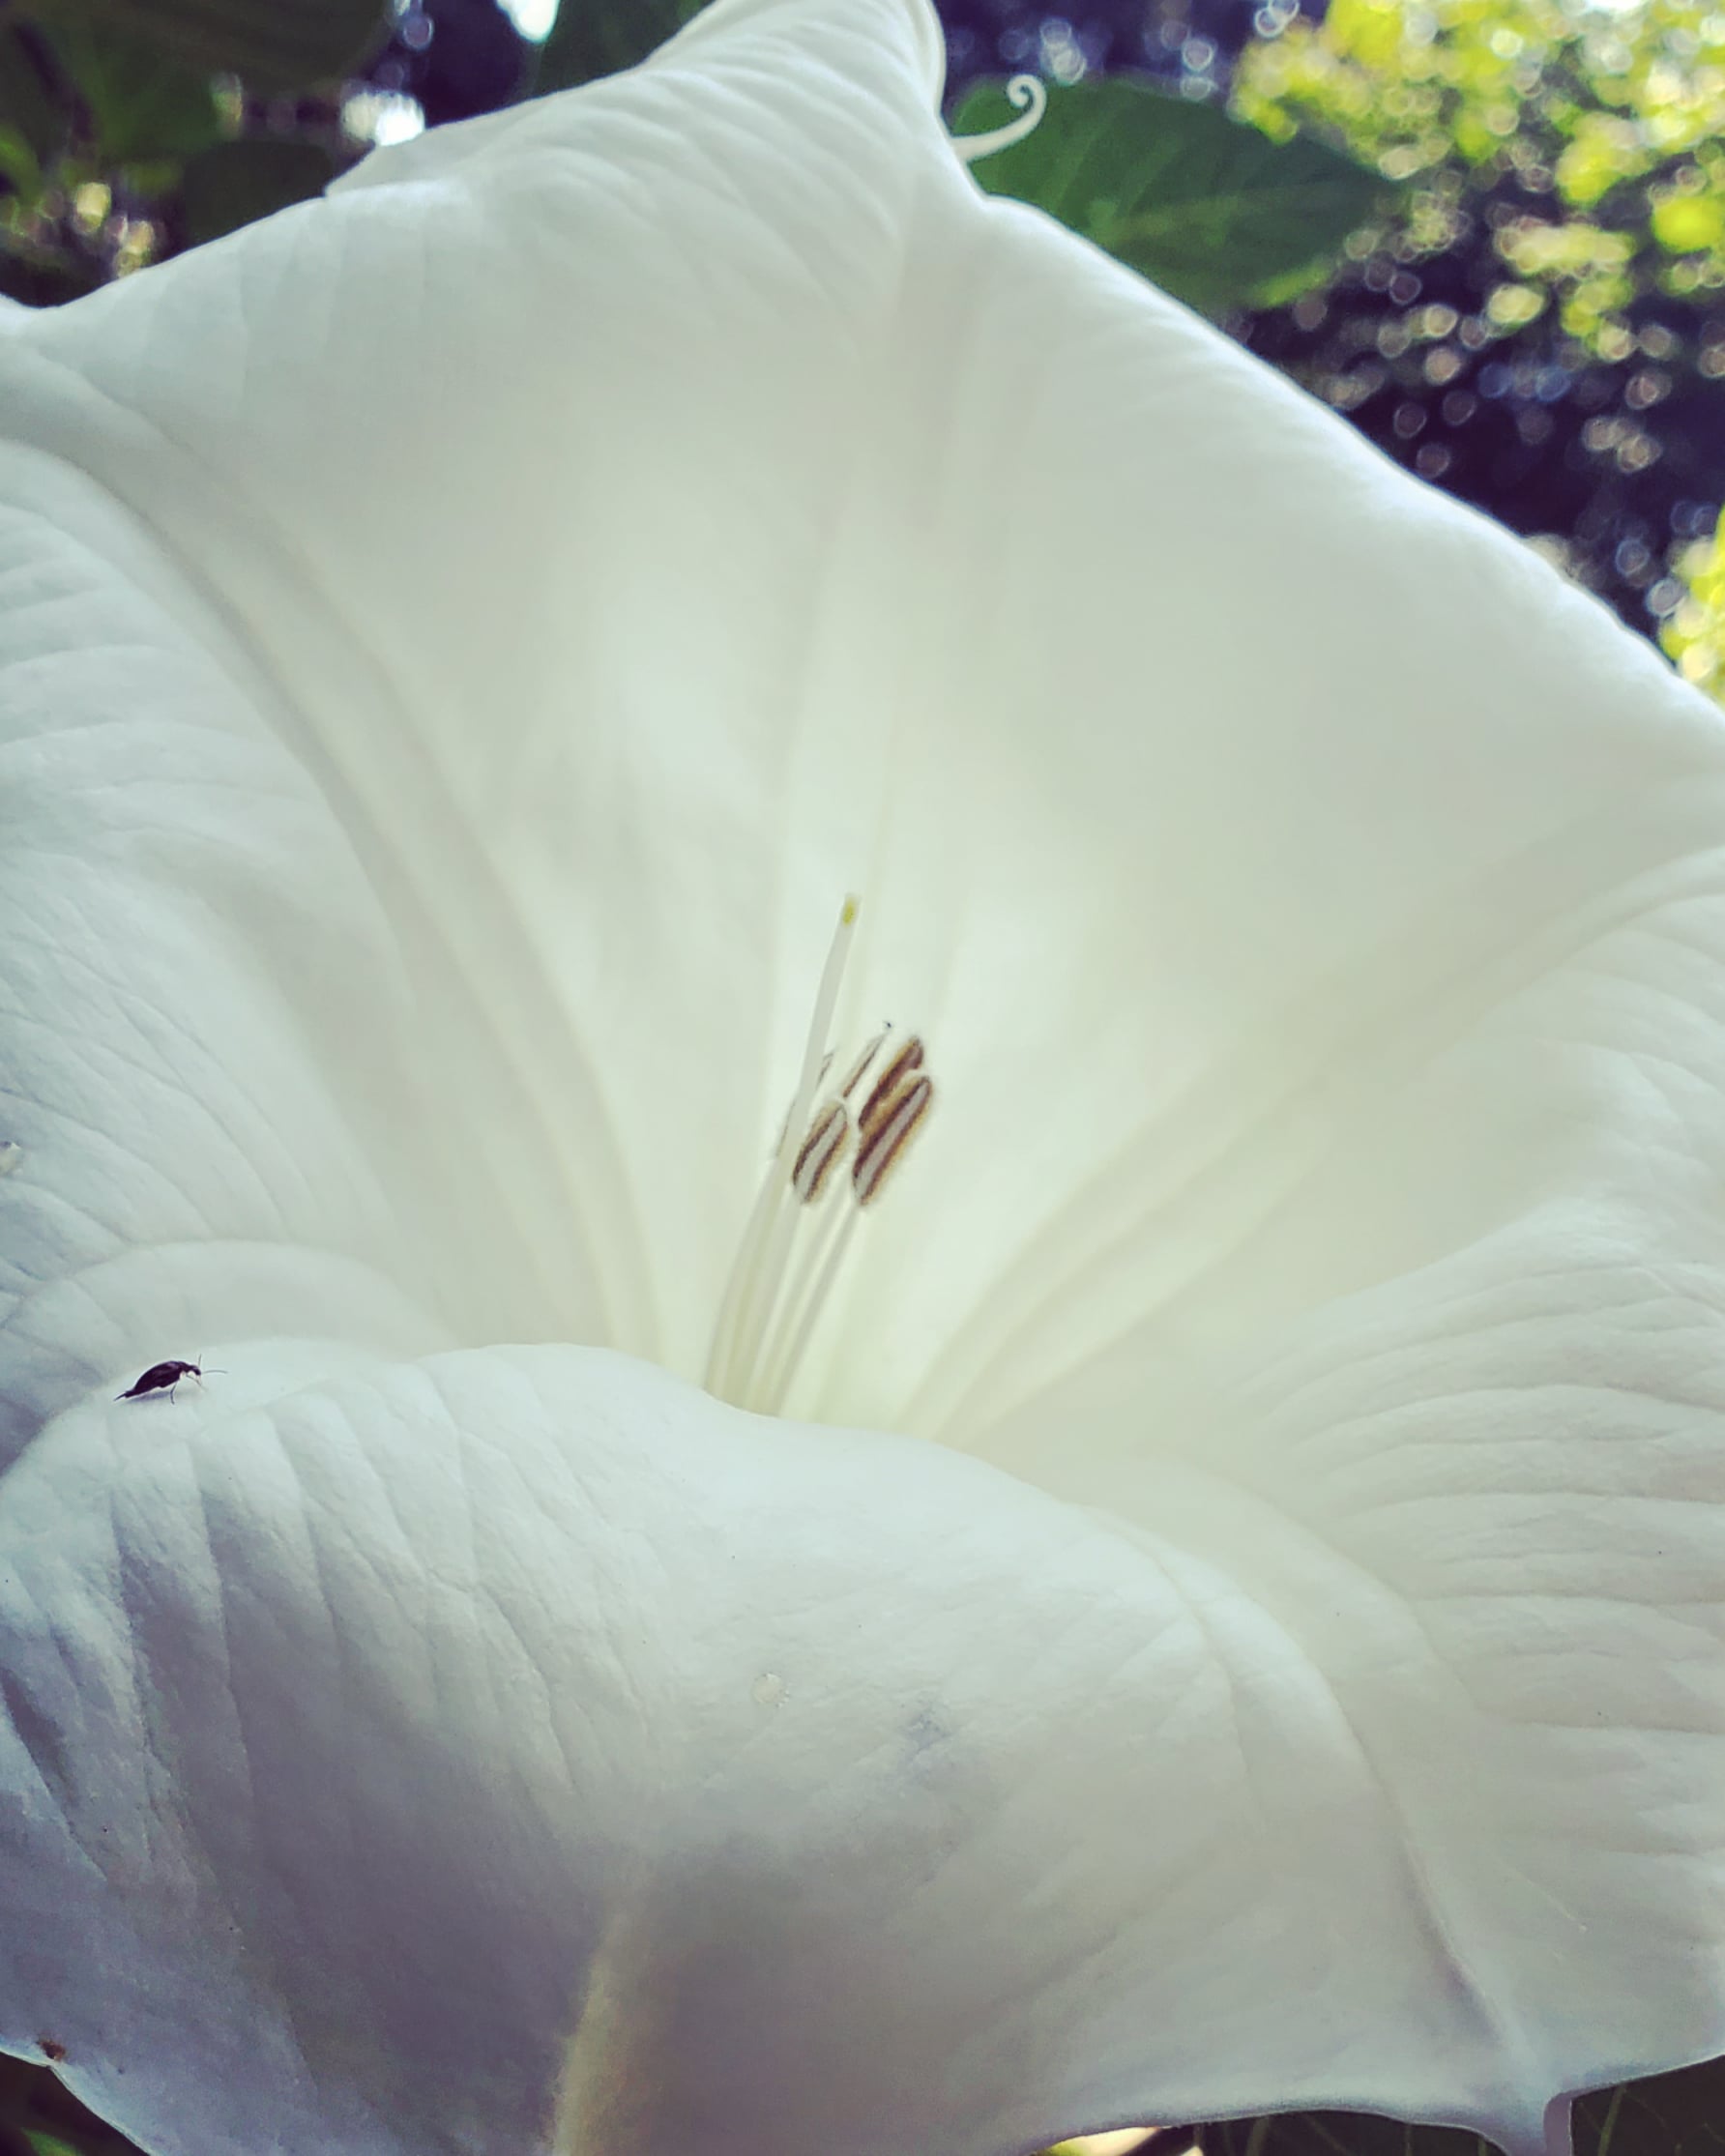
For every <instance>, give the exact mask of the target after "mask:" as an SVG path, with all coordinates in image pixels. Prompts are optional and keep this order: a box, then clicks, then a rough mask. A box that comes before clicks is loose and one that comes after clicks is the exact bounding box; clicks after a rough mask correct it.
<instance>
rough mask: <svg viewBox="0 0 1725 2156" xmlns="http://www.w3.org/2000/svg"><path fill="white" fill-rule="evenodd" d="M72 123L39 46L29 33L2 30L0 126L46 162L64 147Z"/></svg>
mask: <svg viewBox="0 0 1725 2156" xmlns="http://www.w3.org/2000/svg"><path fill="white" fill-rule="evenodd" d="M70 121H71V116H70V114H68V113H67V112H66V110H65V109H64V107H63V106H62V104H61V102H60V101H59V99H58V98H57V97H56V96H55V95H54V85H53V81H52V79H51V76H50V74H49V73H48V62H47V57H46V55H45V54H44V52H43V51H42V49H41V47H40V45H39V44H37V43H36V42H35V40H34V39H33V38H32V37H31V35H30V33H29V32H27V31H24V30H18V29H13V28H0V127H5V128H9V129H11V130H12V131H13V132H14V133H15V134H16V135H18V136H20V137H21V138H22V139H23V141H24V142H25V144H26V145H27V146H28V148H29V150H30V152H31V154H32V156H33V157H34V158H35V159H36V160H37V161H38V162H39V163H43V162H45V161H46V160H48V159H49V158H51V157H52V156H53V155H54V154H55V152H56V151H58V150H59V149H60V148H61V146H62V145H63V144H64V142H65V140H66V136H67V133H68V131H69V127H70Z"/></svg>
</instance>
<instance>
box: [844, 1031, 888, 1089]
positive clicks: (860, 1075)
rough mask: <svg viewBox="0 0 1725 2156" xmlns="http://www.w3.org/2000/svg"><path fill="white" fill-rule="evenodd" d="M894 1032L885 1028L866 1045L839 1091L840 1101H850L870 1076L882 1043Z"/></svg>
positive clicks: (846, 1075)
mask: <svg viewBox="0 0 1725 2156" xmlns="http://www.w3.org/2000/svg"><path fill="white" fill-rule="evenodd" d="M891 1032H892V1027H891V1026H883V1027H882V1028H881V1030H880V1032H879V1033H878V1034H875V1036H874V1038H873V1039H872V1040H871V1041H869V1042H867V1043H866V1045H865V1046H864V1047H863V1052H862V1054H861V1055H860V1056H859V1057H858V1058H857V1060H856V1062H855V1063H852V1065H851V1067H850V1069H849V1070H848V1071H847V1072H846V1074H845V1081H844V1084H843V1085H842V1086H840V1087H839V1089H838V1097H839V1099H840V1100H848V1099H849V1098H850V1097H851V1095H852V1093H855V1092H856V1090H857V1088H858V1087H859V1086H860V1085H861V1084H862V1083H863V1079H864V1078H865V1077H866V1076H867V1075H868V1066H869V1064H870V1063H873V1061H874V1059H875V1058H876V1057H877V1056H878V1055H879V1054H880V1052H881V1043H882V1042H883V1041H884V1040H885V1039H886V1037H887V1035H888V1034H890V1033H891Z"/></svg>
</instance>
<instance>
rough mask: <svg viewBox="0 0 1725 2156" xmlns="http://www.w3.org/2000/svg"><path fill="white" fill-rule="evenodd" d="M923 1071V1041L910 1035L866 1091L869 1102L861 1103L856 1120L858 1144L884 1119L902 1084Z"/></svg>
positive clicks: (862, 1142) (868, 1136)
mask: <svg viewBox="0 0 1725 2156" xmlns="http://www.w3.org/2000/svg"><path fill="white" fill-rule="evenodd" d="M921 1067H922V1039H921V1034H911V1035H910V1037H909V1038H908V1039H907V1040H906V1041H905V1042H904V1044H903V1045H902V1046H901V1047H900V1048H899V1050H898V1052H897V1053H896V1054H895V1055H894V1056H893V1057H892V1061H891V1062H890V1063H888V1064H887V1067H886V1069H885V1070H883V1071H882V1072H881V1074H880V1076H879V1077H878V1078H877V1079H876V1080H875V1082H874V1084H873V1085H872V1086H871V1087H870V1088H869V1089H868V1098H867V1099H866V1100H865V1101H864V1102H863V1112H862V1114H861V1115H860V1116H859V1117H858V1118H857V1143H858V1145H859V1146H861V1145H863V1144H865V1143H866V1141H867V1140H868V1139H869V1138H870V1137H872V1135H873V1134H874V1131H875V1128H876V1126H877V1125H878V1124H879V1122H880V1121H881V1118H882V1117H883V1116H885V1115H886V1114H887V1113H888V1112H889V1111H890V1109H891V1108H892V1103H893V1101H894V1099H895V1098H896V1097H897V1094H898V1092H899V1090H900V1088H901V1087H902V1085H903V1084H904V1081H905V1080H906V1079H907V1078H908V1077H909V1076H910V1074H911V1072H912V1071H913V1070H921Z"/></svg>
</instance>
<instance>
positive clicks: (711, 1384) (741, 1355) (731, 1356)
mask: <svg viewBox="0 0 1725 2156" xmlns="http://www.w3.org/2000/svg"><path fill="white" fill-rule="evenodd" d="M862 903H863V902H862V900H861V899H860V898H858V897H857V895H856V893H855V892H854V891H847V892H846V894H845V900H844V904H843V905H842V906H841V907H840V908H839V910H838V926H837V927H836V928H835V929H834V930H833V942H832V945H831V947H830V948H829V949H828V952H827V963H826V964H825V966H823V967H822V969H821V982H820V986H819V988H817V989H816V991H815V999H814V1010H813V1012H812V1014H811V1015H810V1017H809V1021H808V1038H807V1040H806V1041H805V1042H804V1049H803V1069H802V1072H801V1074H800V1076H799V1078H798V1080H797V1092H796V1094H795V1096H794V1098H793V1099H792V1102H791V1112H790V1114H789V1115H788V1116H787V1117H786V1118H785V1125H784V1135H783V1136H782V1137H781V1138H780V1139H779V1142H778V1149H777V1151H775V1154H774V1156H773V1164H772V1166H771V1167H770V1168H769V1169H768V1171H767V1180H766V1181H765V1182H764V1183H763V1184H762V1185H761V1189H760V1193H759V1195H758V1196H757V1197H756V1199H755V1202H754V1208H753V1209H752V1211H751V1212H750V1213H749V1216H748V1225H747V1227H746V1228H745V1229H744V1231H743V1240H742V1242H741V1243H740V1244H739V1246H738V1250H737V1256H736V1260H735V1262H734V1264H733V1265H732V1267H731V1276H730V1278H729V1279H728V1280H727V1281H726V1282H725V1290H724V1294H723V1296H722V1297H720V1300H719V1306H718V1318H717V1320H716V1323H715V1325H714V1327H713V1346H712V1349H711V1351H710V1353H709V1355H708V1356H707V1374H706V1378H705V1380H704V1381H703V1382H704V1383H705V1384H706V1387H707V1390H708V1391H709V1392H716V1393H717V1395H718V1396H719V1398H720V1399H721V1400H735V1399H737V1398H738V1394H737V1390H736V1387H737V1384H738V1382H739V1367H738V1366H739V1364H740V1363H741V1364H743V1367H744V1372H745V1374H746V1367H747V1363H746V1358H748V1357H751V1356H752V1355H753V1353H754V1350H755V1349H756V1347H757V1346H758V1345H759V1340H760V1332H761V1329H762V1328H764V1327H765V1326H766V1323H767V1320H768V1318H769V1317H770V1316H771V1315H772V1305H773V1301H774V1299H775V1297H776V1295H777V1290H778V1281H777V1277H776V1273H777V1271H778V1270H782V1267H783V1263H784V1258H783V1252H784V1248H785V1245H786V1244H787V1243H788V1242H789V1239H790V1238H789V1233H788V1231H787V1233H786V1234H785V1235H783V1236H782V1237H781V1236H779V1235H777V1234H776V1233H775V1229H776V1227H777V1218H778V1212H779V1209H780V1204H781V1201H782V1199H783V1197H784V1196H785V1194H786V1193H787V1192H788V1189H789V1186H790V1180H791V1161H792V1154H793V1151H794V1149H795V1148H796V1147H797V1145H798V1143H799V1135H798V1134H799V1133H800V1132H801V1131H803V1130H804V1129H805V1128H806V1126H807V1123H808V1111H809V1108H810V1106H811V1105H812V1103H813V1099H814V1090H815V1087H816V1085H817V1084H818V1083H819V1082H820V1075H821V1070H822V1058H823V1057H824V1056H825V1055H826V1054H827V1041H828V1037H829V1035H830V1034H832V1031H833V1011H834V1009H835V1008H836V1007H837V1004H838V986H839V982H840V981H841V980H842V979H843V978H844V962H845V960H846V959H847V958H848V957H849V956H850V951H851V938H852V936H853V935H854V933H855V931H856V926H857V910H858V908H859V907H860V906H861V905H862ZM795 1224H796V1214H795V1211H794V1210H793V1212H792V1215H791V1225H792V1226H793V1227H794V1226H795ZM775 1255H776V1259H777V1264H776V1267H775V1264H774V1258H775ZM764 1285H765V1287H766V1288H767V1289H769V1290H770V1292H769V1293H768V1295H767V1304H766V1308H765V1309H761V1308H760V1304H761V1298H762V1293H763V1287H764Z"/></svg>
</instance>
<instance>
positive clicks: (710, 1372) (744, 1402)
mask: <svg viewBox="0 0 1725 2156" xmlns="http://www.w3.org/2000/svg"><path fill="white" fill-rule="evenodd" d="M861 903H862V902H861V900H859V899H857V898H854V897H851V898H847V899H846V900H845V902H844V906H843V908H842V910H841V911H840V913H839V917H838V926H837V928H836V929H835V930H834V932H833V947H832V949H831V950H830V951H829V952H828V953H827V963H826V965H825V967H824V968H823V969H822V972H821V984H820V987H819V988H818V990H817V991H816V993H815V999H814V1014H813V1016H812V1017H811V1018H810V1020H809V1024H808V1039H807V1041H806V1043H805V1045H804V1051H803V1069H802V1074H801V1076H800V1077H799V1079H798V1081H797V1091H796V1093H795V1095H794V1097H793V1098H792V1101H791V1108H790V1113H789V1114H788V1115H787V1116H786V1117H785V1121H784V1129H783V1130H782V1131H781V1133H780V1134H779V1140H778V1144H777V1146H776V1147H775V1150H774V1154H773V1162H772V1165H771V1166H770V1167H769V1169H768V1171H767V1180H766V1181H765V1182H764V1183H763V1184H762V1186H761V1193H760V1196H759V1197H758V1198H757V1199H756V1200H755V1204H754V1210H753V1211H752V1212H751V1213H750V1214H749V1216H748V1225H747V1227H746V1228H745V1230H744V1231H743V1240H742V1242H741V1243H740V1244H739V1245H738V1248H737V1256H736V1260H735V1262H734V1263H733V1265H732V1267H731V1275H730V1278H729V1279H728V1280H727V1281H726V1283H725V1292H724V1295H723V1297H722V1298H721V1299H720V1302H719V1306H718V1319H717V1322H716V1325H715V1326H714V1328H713V1348H712V1352H711V1354H710V1355H708V1357H707V1374H706V1377H705V1378H704V1379H703V1381H702V1382H703V1384H705V1385H706V1387H707V1390H708V1391H709V1392H712V1393H715V1394H716V1395H717V1397H718V1398H719V1399H721V1400H729V1401H732V1402H733V1403H734V1404H735V1405H736V1406H737V1407H740V1408H752V1409H753V1410H755V1412H756V1413H761V1414H776V1413H779V1411H780V1410H781V1408H782V1407H783V1405H784V1400H785V1395H786V1393H787V1392H788V1391H789V1390H790V1387H791V1383H792V1381H793V1380H794V1379H795V1377H796V1375H797V1372H798V1371H799V1370H800V1369H801V1368H802V1366H803V1359H804V1355H806V1354H807V1352H808V1343H809V1341H810V1340H811V1339H812V1338H813V1336H814V1329H815V1326H816V1325H817V1324H818V1323H819V1322H820V1316H821V1312H822V1310H823V1309H824V1308H825V1307H826V1305H827V1302H828V1300H829V1299H830V1297H831V1296H832V1293H833V1283H834V1282H835V1281H836V1280H837V1278H838V1276H839V1273H840V1272H841V1271H842V1270H843V1267H844V1262H845V1259H846V1257H847V1256H848V1254H849V1252H850V1248H851V1242H852V1238H853V1237H854V1235H855V1233H856V1227H857V1223H858V1221H859V1220H861V1219H862V1217H863V1211H864V1209H866V1208H867V1207H869V1206H871V1205H873V1204H874V1202H875V1201H876V1199H877V1198H879V1196H880V1194H881V1192H882V1191H883V1190H884V1189H885V1188H886V1186H887V1183H888V1180H890V1179H891V1177H892V1172H893V1170H894V1169H895V1168H896V1167H897V1165H898V1163H899V1161H900V1160H902V1159H903V1157H904V1154H905V1152H906V1151H907V1149H908V1148H909V1146H910V1142H911V1140H912V1139H913V1138H914V1137H915V1136H916V1134H917V1132H918V1131H919V1130H920V1129H921V1126H922V1124H923V1123H924V1122H926V1121H927V1118H928V1111H929V1109H930V1108H931V1107H932V1106H933V1105H934V1084H933V1081H932V1080H931V1079H930V1078H929V1076H928V1073H927V1072H926V1071H925V1070H924V1069H923V1067H922V1064H923V1049H922V1042H921V1039H920V1038H919V1037H918V1035H917V1034H901V1033H898V1032H896V1031H895V1030H894V1029H893V1028H892V1026H883V1027H882V1028H881V1030H880V1032H879V1033H877V1034H875V1035H874V1037H873V1039H871V1040H868V1041H865V1042H864V1043H863V1046H862V1047H861V1048H859V1049H858V1050H857V1051H856V1053H855V1054H854V1055H853V1056H852V1057H851V1058H850V1060H849V1062H848V1063H846V1064H845V1065H844V1066H843V1070H844V1075H843V1077H842V1079H841V1080H840V1082H839V1084H838V1085H837V1086H836V1087H834V1088H833V1089H832V1090H830V1091H824V1090H823V1089H825V1088H826V1084H827V1078H828V1074H829V1073H830V1072H831V1070H832V1069H833V1049H832V1045H831V1040H832V1033H833V1013H834V1011H835V1010H836V1009H837V1006H838V990H839V984H840V982H841V981H842V980H843V978H844V965H845V960H846V958H848V957H849V955H850V947H851V938H852V936H853V935H854V934H855V932H856V925H857V912H858V908H859V906H860V905H861ZM841 1171H846V1172H841Z"/></svg>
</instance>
